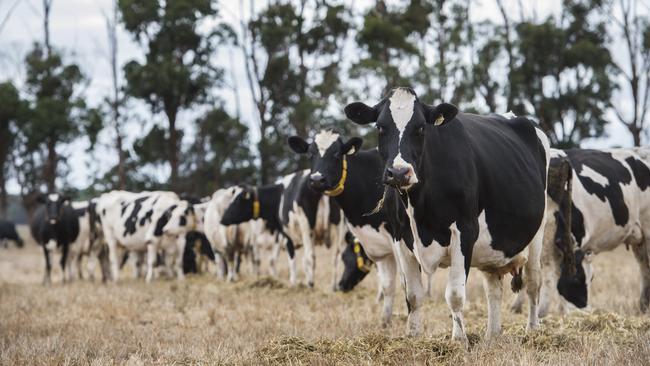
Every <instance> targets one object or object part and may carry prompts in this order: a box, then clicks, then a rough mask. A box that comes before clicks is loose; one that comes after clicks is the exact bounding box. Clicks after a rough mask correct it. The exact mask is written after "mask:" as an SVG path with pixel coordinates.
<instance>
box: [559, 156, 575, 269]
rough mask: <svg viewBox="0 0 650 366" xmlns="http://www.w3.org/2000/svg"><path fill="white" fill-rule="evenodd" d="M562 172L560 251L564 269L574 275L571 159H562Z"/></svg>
mask: <svg viewBox="0 0 650 366" xmlns="http://www.w3.org/2000/svg"><path fill="white" fill-rule="evenodd" d="M561 170H562V175H563V176H564V177H566V178H565V182H563V183H564V184H563V185H562V187H563V188H564V189H563V190H562V197H561V200H560V205H559V206H560V213H561V216H562V220H558V221H559V222H560V223H559V224H558V228H557V229H558V230H557V232H558V234H559V235H561V236H562V237H561V238H559V239H560V242H561V243H562V245H561V248H560V249H561V250H562V255H563V258H562V261H563V262H564V268H567V269H568V270H569V273H570V274H574V273H575V271H576V261H575V256H574V255H573V253H574V251H575V242H574V241H573V236H572V235H571V206H572V202H573V200H572V187H573V169H572V168H571V163H570V162H569V159H568V158H566V157H565V158H563V159H562V165H561Z"/></svg>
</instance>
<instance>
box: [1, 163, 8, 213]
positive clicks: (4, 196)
mask: <svg viewBox="0 0 650 366" xmlns="http://www.w3.org/2000/svg"><path fill="white" fill-rule="evenodd" d="M0 217H7V182H6V177H5V170H4V161H0Z"/></svg>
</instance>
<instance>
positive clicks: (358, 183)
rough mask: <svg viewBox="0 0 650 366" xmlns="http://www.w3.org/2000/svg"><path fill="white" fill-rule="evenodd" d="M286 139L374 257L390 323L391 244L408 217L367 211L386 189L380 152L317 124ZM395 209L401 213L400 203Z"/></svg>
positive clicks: (384, 313) (392, 289)
mask: <svg viewBox="0 0 650 366" xmlns="http://www.w3.org/2000/svg"><path fill="white" fill-rule="evenodd" d="M288 143H289V147H290V148H291V149H292V150H293V151H294V152H296V153H298V154H306V155H308V156H309V159H310V161H311V170H310V172H309V173H310V174H309V184H310V185H311V188H312V189H314V190H316V191H318V192H319V193H322V194H324V195H328V196H331V197H333V199H334V200H335V201H336V202H337V204H338V205H339V206H340V207H341V209H342V210H343V213H344V215H345V218H346V221H347V222H348V228H349V230H350V231H351V232H352V234H353V235H354V236H355V237H356V238H358V240H359V241H360V242H361V245H362V246H363V249H364V252H365V254H366V255H367V256H368V257H369V258H370V259H371V260H372V261H373V262H375V263H376V265H377V274H378V276H379V286H380V289H379V291H380V292H379V293H380V297H383V300H384V306H383V310H382V323H383V325H384V326H387V325H389V324H390V319H391V315H392V307H393V301H394V293H395V287H396V286H395V284H396V282H395V276H396V274H397V262H396V260H395V256H394V249H393V246H394V245H400V244H398V243H399V242H400V241H401V240H400V239H401V237H400V233H402V232H405V233H407V234H410V228H409V227H408V223H407V222H406V220H402V222H403V224H401V225H400V224H397V220H396V221H394V222H392V223H391V221H390V220H389V217H388V216H387V211H386V210H381V211H379V212H376V213H374V214H371V212H372V211H373V209H374V208H375V207H376V206H377V201H379V200H380V199H381V198H382V196H383V194H384V187H383V180H382V173H383V165H384V164H383V162H382V160H381V156H380V155H379V152H378V151H377V150H376V149H375V150H368V151H360V148H361V145H362V143H363V141H362V139H361V138H359V137H352V138H350V139H348V140H347V141H344V140H343V138H342V137H341V136H340V134H338V133H337V132H335V131H333V130H321V131H320V132H319V133H318V134H316V136H315V137H314V141H313V142H311V143H308V142H307V141H305V140H304V139H302V138H301V137H299V136H292V137H290V138H289V139H288ZM398 209H400V210H401V211H400V212H401V213H402V215H405V212H404V210H403V209H401V208H400V207H398ZM394 225H400V226H404V225H405V229H402V228H400V229H399V230H395V227H394ZM405 240H406V241H408V244H406V243H405V244H404V245H411V244H412V238H411V236H410V235H408V236H407V238H406V239H405ZM396 242H397V243H396ZM394 243H396V244H394ZM406 260H413V261H415V258H414V257H413V256H412V255H410V256H409V258H406ZM344 268H345V271H348V272H350V270H352V273H354V272H355V271H354V269H353V268H352V269H351V268H349V267H348V266H347V265H345V264H344ZM346 283H347V284H346V288H345V289H348V290H350V289H351V287H350V285H352V282H348V281H346ZM417 285H418V284H413V286H417ZM420 285H421V284H420ZM414 331H415V332H417V330H414Z"/></svg>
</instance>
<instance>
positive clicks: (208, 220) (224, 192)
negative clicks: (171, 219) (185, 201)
mask: <svg viewBox="0 0 650 366" xmlns="http://www.w3.org/2000/svg"><path fill="white" fill-rule="evenodd" d="M237 192H239V188H237V187H231V188H225V189H219V190H217V191H216V192H214V193H213V194H212V197H211V198H210V200H209V201H208V202H207V203H206V204H205V205H206V206H205V209H197V210H196V212H197V214H200V213H201V212H203V214H201V215H200V216H201V217H197V221H198V222H202V226H203V230H204V232H205V235H206V237H207V238H208V240H209V241H210V244H211V245H212V247H213V248H215V250H216V251H218V252H219V253H220V257H219V262H220V263H218V264H217V265H218V269H219V271H220V273H219V275H220V276H221V277H224V276H225V277H226V279H227V280H228V281H236V280H237V276H238V268H239V264H240V261H241V258H242V257H243V256H244V255H245V254H251V256H252V263H253V271H254V272H255V273H257V272H258V266H257V265H256V264H257V261H256V258H255V256H254V255H253V254H254V253H248V252H252V251H251V250H250V247H251V245H252V239H253V238H252V232H251V223H249V222H242V223H240V224H238V225H230V226H225V225H223V224H222V223H221V219H222V217H223V214H224V212H225V211H226V209H227V208H228V206H229V205H230V203H231V202H232V201H233V199H234V198H235V195H236V194H237ZM224 270H225V271H224Z"/></svg>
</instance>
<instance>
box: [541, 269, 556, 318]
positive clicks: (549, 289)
mask: <svg viewBox="0 0 650 366" xmlns="http://www.w3.org/2000/svg"><path fill="white" fill-rule="evenodd" d="M543 268H544V271H542V273H541V276H542V287H541V289H540V291H539V309H538V311H537V314H538V315H539V317H540V318H543V317H545V316H546V315H548V313H549V310H550V308H551V303H552V302H553V301H554V300H555V298H556V297H557V296H556V295H557V294H558V292H557V281H558V276H557V273H556V272H555V270H554V269H553V268H552V267H550V266H546V265H545V266H544V267H543Z"/></svg>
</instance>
